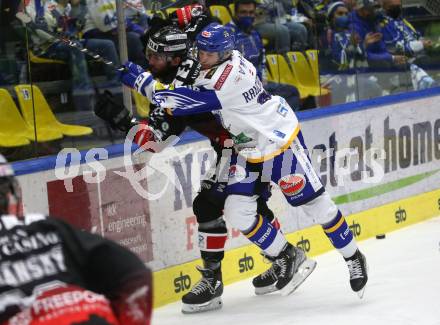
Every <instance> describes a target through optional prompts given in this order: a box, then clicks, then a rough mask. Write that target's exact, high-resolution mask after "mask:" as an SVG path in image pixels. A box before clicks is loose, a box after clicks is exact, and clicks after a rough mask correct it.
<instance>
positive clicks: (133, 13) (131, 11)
mask: <svg viewBox="0 0 440 325" xmlns="http://www.w3.org/2000/svg"><path fill="white" fill-rule="evenodd" d="M124 8H125V17H126V18H127V20H128V21H131V22H133V23H135V24H136V25H138V26H140V27H141V29H139V31H140V32H141V31H142V33H141V35H143V34H144V32H145V30H147V29H148V27H149V26H148V20H149V17H148V15H147V10H146V9H145V7H144V4H143V3H142V1H141V0H124Z"/></svg>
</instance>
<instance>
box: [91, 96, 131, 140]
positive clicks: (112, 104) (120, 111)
mask: <svg viewBox="0 0 440 325" xmlns="http://www.w3.org/2000/svg"><path fill="white" fill-rule="evenodd" d="M95 115H96V116H98V117H100V118H101V119H103V120H104V121H107V122H108V123H109V124H110V126H111V127H112V128H113V129H117V130H120V131H122V132H128V131H129V130H130V128H131V127H132V126H133V122H132V120H133V116H132V114H131V113H130V111H129V110H128V109H126V108H125V106H124V105H123V104H122V103H119V102H118V101H117V100H116V98H115V97H114V96H113V94H112V93H111V92H110V91H108V90H106V91H104V93H102V94H100V95H99V96H98V100H97V102H96V105H95Z"/></svg>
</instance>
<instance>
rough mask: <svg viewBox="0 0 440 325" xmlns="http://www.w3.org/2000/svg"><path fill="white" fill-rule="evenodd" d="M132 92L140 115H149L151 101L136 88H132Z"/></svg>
mask: <svg viewBox="0 0 440 325" xmlns="http://www.w3.org/2000/svg"><path fill="white" fill-rule="evenodd" d="M132 94H133V98H134V104H135V105H136V110H137V112H138V115H139V116H140V117H147V116H148V114H149V113H150V101H149V100H148V98H147V97H145V96H142V95H141V94H139V93H138V92H137V91H135V90H132Z"/></svg>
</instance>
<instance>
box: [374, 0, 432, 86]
mask: <svg viewBox="0 0 440 325" xmlns="http://www.w3.org/2000/svg"><path fill="white" fill-rule="evenodd" d="M382 7H383V9H384V12H385V16H384V17H383V19H382V20H381V22H380V30H381V33H382V34H383V40H384V42H385V45H386V48H387V50H388V52H390V53H392V54H396V55H404V56H406V57H408V58H409V63H410V65H409V67H410V72H411V80H412V84H413V88H414V89H415V90H419V89H425V88H430V87H433V86H435V85H436V83H435V81H434V79H433V78H432V77H431V76H429V74H428V73H427V72H426V71H425V70H423V68H422V67H423V66H430V65H431V64H432V63H434V62H433V61H434V60H433V58H431V57H429V56H428V55H427V53H428V52H429V51H430V50H432V48H433V43H432V41H430V40H425V39H423V37H422V35H421V34H420V33H419V32H417V31H416V29H415V28H414V27H413V26H412V25H411V23H410V22H409V21H407V20H406V19H404V18H403V17H402V2H401V0H383V3H382Z"/></svg>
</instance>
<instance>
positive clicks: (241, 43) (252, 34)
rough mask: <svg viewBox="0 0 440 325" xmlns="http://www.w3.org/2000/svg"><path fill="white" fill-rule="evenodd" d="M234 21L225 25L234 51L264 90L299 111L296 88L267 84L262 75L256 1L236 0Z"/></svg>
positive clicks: (272, 83)
mask: <svg viewBox="0 0 440 325" xmlns="http://www.w3.org/2000/svg"><path fill="white" fill-rule="evenodd" d="M234 6H235V10H234V11H235V16H234V20H233V21H232V22H230V23H229V24H227V25H226V27H227V28H228V29H229V30H230V31H231V34H233V35H234V38H235V49H236V50H238V51H240V52H241V53H242V54H243V56H244V57H245V58H246V59H247V60H248V61H250V62H251V63H252V64H253V65H254V66H255V68H256V69H257V75H258V77H259V78H260V79H261V80H262V81H263V82H264V84H265V88H266V90H267V91H268V92H269V93H271V94H273V95H279V96H282V97H284V98H285V99H286V101H287V102H288V103H289V105H290V107H292V108H293V109H294V110H297V109H299V106H300V103H299V92H298V89H296V87H294V86H291V85H286V84H280V83H275V82H267V81H266V80H264V79H265V75H264V70H265V68H266V67H265V50H264V47H263V42H262V40H261V36H260V34H259V33H258V32H257V30H256V29H255V28H254V25H253V24H254V21H255V11H256V7H257V4H256V1H255V0H236V1H235V2H234Z"/></svg>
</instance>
